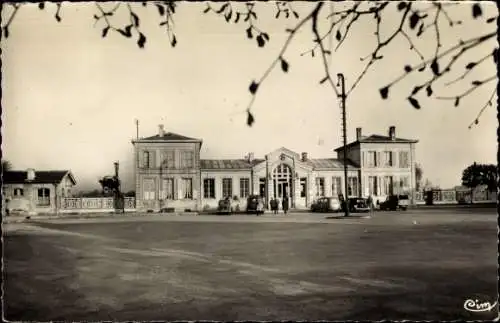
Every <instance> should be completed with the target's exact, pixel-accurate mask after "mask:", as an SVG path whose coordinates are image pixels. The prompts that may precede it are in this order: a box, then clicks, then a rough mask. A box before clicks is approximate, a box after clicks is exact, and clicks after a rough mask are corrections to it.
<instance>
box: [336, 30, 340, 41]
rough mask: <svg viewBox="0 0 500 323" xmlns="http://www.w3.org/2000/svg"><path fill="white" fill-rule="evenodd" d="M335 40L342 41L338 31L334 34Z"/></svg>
mask: <svg viewBox="0 0 500 323" xmlns="http://www.w3.org/2000/svg"><path fill="white" fill-rule="evenodd" d="M335 39H336V40H338V41H340V40H341V39H342V35H341V34H340V30H337V33H336V34H335Z"/></svg>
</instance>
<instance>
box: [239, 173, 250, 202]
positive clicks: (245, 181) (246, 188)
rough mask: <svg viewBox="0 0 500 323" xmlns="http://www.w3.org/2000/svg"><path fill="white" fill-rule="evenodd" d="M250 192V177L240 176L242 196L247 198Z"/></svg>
mask: <svg viewBox="0 0 500 323" xmlns="http://www.w3.org/2000/svg"><path fill="white" fill-rule="evenodd" d="M249 194H250V179H249V178H240V197H243V198H246V197H248V195H249Z"/></svg>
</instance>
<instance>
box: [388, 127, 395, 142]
mask: <svg viewBox="0 0 500 323" xmlns="http://www.w3.org/2000/svg"><path fill="white" fill-rule="evenodd" d="M389 137H391V140H394V139H396V127H394V126H390V127H389Z"/></svg>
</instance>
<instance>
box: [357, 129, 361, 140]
mask: <svg viewBox="0 0 500 323" xmlns="http://www.w3.org/2000/svg"><path fill="white" fill-rule="evenodd" d="M361 137H362V132H361V128H356V140H357V141H359V140H361Z"/></svg>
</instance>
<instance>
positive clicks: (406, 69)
mask: <svg viewBox="0 0 500 323" xmlns="http://www.w3.org/2000/svg"><path fill="white" fill-rule="evenodd" d="M412 70H413V69H412V68H411V66H410V65H405V72H406V73H410V72H411V71H412Z"/></svg>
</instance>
